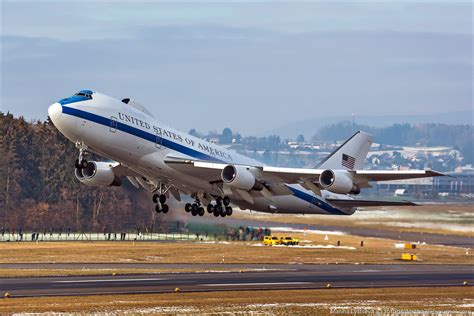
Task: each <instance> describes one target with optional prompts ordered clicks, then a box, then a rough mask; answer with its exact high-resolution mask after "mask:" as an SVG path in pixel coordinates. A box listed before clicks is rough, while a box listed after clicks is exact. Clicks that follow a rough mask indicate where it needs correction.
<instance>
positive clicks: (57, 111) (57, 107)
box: [48, 102, 63, 124]
mask: <svg viewBox="0 0 474 316" xmlns="http://www.w3.org/2000/svg"><path fill="white" fill-rule="evenodd" d="M62 112H63V108H62V106H61V104H59V103H57V102H56V103H54V104H52V105H50V107H49V109H48V115H49V117H50V118H51V121H53V123H54V124H56V123H57V122H58V120H59V118H60V117H61V113H62Z"/></svg>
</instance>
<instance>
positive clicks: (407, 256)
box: [402, 253, 418, 261]
mask: <svg viewBox="0 0 474 316" xmlns="http://www.w3.org/2000/svg"><path fill="white" fill-rule="evenodd" d="M402 260H409V261H418V258H417V256H416V255H412V254H409V253H402Z"/></svg>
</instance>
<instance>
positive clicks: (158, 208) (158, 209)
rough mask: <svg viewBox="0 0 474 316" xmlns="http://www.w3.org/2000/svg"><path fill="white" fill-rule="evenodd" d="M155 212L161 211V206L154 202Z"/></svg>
mask: <svg viewBox="0 0 474 316" xmlns="http://www.w3.org/2000/svg"><path fill="white" fill-rule="evenodd" d="M155 212H157V213H161V208H160V205H159V204H156V205H155Z"/></svg>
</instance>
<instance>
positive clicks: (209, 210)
mask: <svg viewBox="0 0 474 316" xmlns="http://www.w3.org/2000/svg"><path fill="white" fill-rule="evenodd" d="M207 212H208V213H212V212H214V205H212V204H211V203H209V204H207Z"/></svg>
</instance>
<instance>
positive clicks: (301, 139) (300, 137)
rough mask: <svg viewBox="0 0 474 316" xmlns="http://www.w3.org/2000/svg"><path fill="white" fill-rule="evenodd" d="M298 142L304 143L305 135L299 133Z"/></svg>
mask: <svg viewBox="0 0 474 316" xmlns="http://www.w3.org/2000/svg"><path fill="white" fill-rule="evenodd" d="M296 142H297V143H304V136H303V135H301V134H299V135H298V136H297V137H296Z"/></svg>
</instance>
